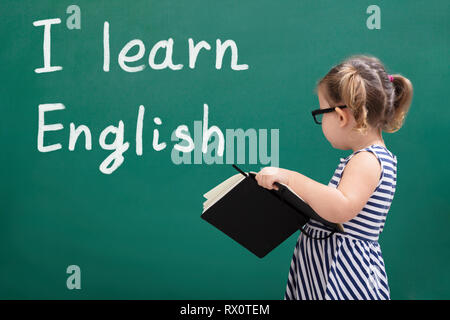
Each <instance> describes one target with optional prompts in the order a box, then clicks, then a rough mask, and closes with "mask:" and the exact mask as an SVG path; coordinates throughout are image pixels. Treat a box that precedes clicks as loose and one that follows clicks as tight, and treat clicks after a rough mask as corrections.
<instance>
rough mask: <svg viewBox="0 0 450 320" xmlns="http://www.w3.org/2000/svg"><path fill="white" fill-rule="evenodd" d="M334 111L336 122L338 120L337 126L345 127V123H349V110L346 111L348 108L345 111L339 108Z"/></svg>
mask: <svg viewBox="0 0 450 320" xmlns="http://www.w3.org/2000/svg"><path fill="white" fill-rule="evenodd" d="M334 110H335V111H336V114H337V116H338V120H339V126H340V127H341V128H343V127H345V126H346V125H347V123H349V122H350V117H351V115H350V113H349V112H350V110H348V108H345V109H341V108H336V109H334Z"/></svg>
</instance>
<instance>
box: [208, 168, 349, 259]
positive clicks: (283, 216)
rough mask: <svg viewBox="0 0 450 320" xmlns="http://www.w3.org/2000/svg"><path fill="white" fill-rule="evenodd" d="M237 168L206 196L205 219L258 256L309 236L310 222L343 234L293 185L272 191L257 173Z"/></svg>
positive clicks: (280, 185) (340, 227) (340, 228)
mask: <svg viewBox="0 0 450 320" xmlns="http://www.w3.org/2000/svg"><path fill="white" fill-rule="evenodd" d="M233 167H234V168H235V169H236V170H238V171H239V173H237V174H235V175H233V176H231V177H229V178H228V179H226V180H225V181H223V182H221V183H220V184H219V185H217V186H215V187H214V188H212V189H211V190H209V191H208V192H206V193H205V194H204V195H203V196H204V198H206V201H204V203H203V212H202V214H201V218H202V219H203V220H205V221H207V222H208V223H210V224H211V225H213V226H214V227H216V228H217V229H219V230H220V231H222V232H223V233H225V234H226V235H227V236H229V237H230V238H232V239H233V240H235V241H236V242H237V243H239V244H240V245H242V246H243V247H244V248H246V249H247V250H249V251H250V252H252V253H253V254H255V255H256V256H257V257H259V258H263V257H264V256H266V255H267V254H268V253H269V252H271V251H272V250H273V249H275V248H276V247H278V246H279V245H280V244H281V243H282V242H284V241H285V240H286V239H287V238H289V237H290V236H291V235H292V234H293V233H294V232H296V231H297V230H299V229H300V230H301V231H302V232H304V233H306V232H305V231H304V230H303V228H302V227H303V226H304V225H305V224H306V223H307V222H308V221H309V220H310V219H314V220H316V221H319V222H321V223H323V224H324V225H325V226H326V228H327V229H329V230H330V232H331V233H334V232H343V228H342V225H340V224H336V223H332V222H329V221H327V220H325V219H323V218H322V217H320V216H319V215H318V214H317V213H316V212H315V211H314V210H313V209H312V208H311V207H310V206H309V205H308V204H307V203H306V202H305V201H304V200H303V199H302V198H301V197H300V196H299V195H297V194H296V193H295V192H294V191H293V190H292V189H291V188H290V187H289V186H287V185H285V184H282V183H278V182H276V183H275V184H276V185H277V187H278V190H275V189H271V190H269V189H267V188H264V187H262V186H260V185H259V184H258V182H257V181H256V179H255V176H256V172H253V171H250V172H244V171H242V170H241V169H240V168H238V167H237V166H236V165H233ZM331 233H330V234H329V235H331ZM308 236H309V235H308Z"/></svg>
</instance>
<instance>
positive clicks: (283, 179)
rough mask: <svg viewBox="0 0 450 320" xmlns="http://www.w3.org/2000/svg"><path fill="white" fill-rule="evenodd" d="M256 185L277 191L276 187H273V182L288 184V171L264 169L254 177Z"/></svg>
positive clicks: (274, 168)
mask: <svg viewBox="0 0 450 320" xmlns="http://www.w3.org/2000/svg"><path fill="white" fill-rule="evenodd" d="M255 178H256V181H257V182H258V184H259V185H260V186H262V187H264V188H266V189H269V190H270V189H275V190H278V187H277V186H275V185H274V183H275V182H279V183H283V184H285V185H288V184H289V174H288V170H286V169H281V168H276V167H264V168H262V169H261V171H259V172H258V173H257V174H256V176H255Z"/></svg>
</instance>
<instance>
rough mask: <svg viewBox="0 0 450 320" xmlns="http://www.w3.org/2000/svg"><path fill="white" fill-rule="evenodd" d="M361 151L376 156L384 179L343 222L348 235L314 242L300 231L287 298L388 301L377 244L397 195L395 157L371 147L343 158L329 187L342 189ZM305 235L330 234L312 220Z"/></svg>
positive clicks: (321, 235)
mask: <svg viewBox="0 0 450 320" xmlns="http://www.w3.org/2000/svg"><path fill="white" fill-rule="evenodd" d="M361 151H368V152H372V153H373V154H374V155H375V156H376V157H377V159H378V161H379V162H380V164H381V167H382V174H381V177H380V181H379V183H378V186H377V187H376V189H375V191H374V192H373V193H372V195H371V196H370V198H369V200H368V201H367V203H366V205H365V206H364V207H363V209H362V210H361V212H359V213H358V215H357V216H356V217H354V218H353V219H351V220H350V221H347V222H345V223H343V224H342V225H343V227H344V231H345V234H338V233H335V234H333V235H332V236H331V237H329V238H327V239H325V240H314V239H310V238H308V237H306V236H305V235H304V234H302V233H300V236H299V237H298V240H297V244H296V247H295V250H294V254H293V257H292V262H291V265H290V270H289V276H288V282H287V286H286V291H285V294H284V299H285V300H316V299H326V300H342V299H346V300H389V299H390V291H389V285H388V279H387V275H386V270H385V266H384V261H383V257H382V255H381V249H380V245H379V243H378V237H379V234H380V233H381V232H382V231H383V227H384V224H385V222H386V215H387V213H388V211H389V208H390V205H391V202H392V199H393V197H394V192H395V186H396V180H397V179H396V175H397V157H396V156H395V155H393V154H392V153H391V152H389V151H388V150H387V149H386V148H385V147H383V146H381V145H376V144H374V145H371V146H369V147H367V148H364V149H361V150H357V151H355V152H354V153H352V154H351V155H350V156H348V157H347V158H345V159H343V158H341V162H340V164H339V165H338V167H337V168H336V171H335V172H334V175H333V177H332V178H331V180H330V182H329V184H328V186H331V187H335V188H337V186H338V185H339V181H340V179H341V176H342V172H343V170H344V168H345V166H346V165H347V163H348V161H349V160H350V159H351V158H352V157H353V156H354V155H355V154H357V153H359V152H361ZM304 229H305V231H306V232H308V233H309V234H311V235H312V236H313V237H324V236H326V235H327V234H329V231H327V230H326V229H324V228H323V224H322V223H320V222H318V221H315V220H310V221H309V222H308V223H307V224H306V225H305V228H304Z"/></svg>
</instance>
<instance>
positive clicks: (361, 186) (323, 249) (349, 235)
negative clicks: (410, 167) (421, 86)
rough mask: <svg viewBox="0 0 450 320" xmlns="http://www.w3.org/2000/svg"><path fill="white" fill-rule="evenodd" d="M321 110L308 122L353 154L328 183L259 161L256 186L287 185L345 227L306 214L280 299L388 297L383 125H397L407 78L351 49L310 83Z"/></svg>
mask: <svg viewBox="0 0 450 320" xmlns="http://www.w3.org/2000/svg"><path fill="white" fill-rule="evenodd" d="M316 90H317V95H318V98H319V104H320V109H318V110H315V111H313V116H314V120H315V121H316V123H318V124H322V131H323V133H324V135H325V137H326V138H327V140H328V141H329V142H330V143H331V145H332V146H333V147H334V148H337V149H343V150H348V149H352V150H353V153H352V154H350V155H349V156H348V157H347V158H345V159H343V158H341V159H340V163H339V165H338V166H337V168H336V170H335V172H334V175H333V177H332V178H331V180H330V182H329V183H328V185H324V184H321V183H319V182H316V181H314V180H312V179H310V178H308V177H306V176H304V175H302V174H300V173H298V172H295V171H291V170H287V169H281V168H275V167H265V168H263V169H262V170H261V171H260V172H258V174H257V175H256V180H257V181H258V184H259V185H261V186H263V187H265V188H267V189H272V188H274V189H277V187H276V186H275V185H273V184H274V182H280V183H283V184H286V185H288V186H289V187H290V188H291V189H293V190H294V191H295V192H296V193H297V194H298V195H300V196H301V197H302V198H303V199H304V200H305V201H306V202H307V203H308V204H309V205H310V206H311V207H312V208H313V209H314V210H315V211H316V212H317V213H318V214H319V215H320V216H321V217H323V218H325V219H326V220H328V221H331V222H334V223H341V224H342V226H343V227H344V231H345V233H344V234H342V233H334V234H333V235H332V236H330V237H328V238H326V239H322V240H320V239H313V238H324V237H325V236H326V235H327V234H329V231H328V229H327V228H324V225H323V224H322V223H320V222H318V221H315V220H310V222H308V223H307V224H306V225H305V228H304V229H305V231H306V232H307V233H308V234H310V235H311V237H313V238H309V237H306V236H305V235H304V234H303V233H301V234H300V236H299V238H298V241H297V245H296V247H295V250H294V254H293V257H292V262H291V266H290V270H289V276H288V282H287V286H286V292H285V295H284V299H285V300H292V299H302V300H303V299H390V290H389V285H388V279H387V275H386V271H385V266H384V261H383V258H382V254H381V249H380V245H379V244H378V237H379V234H380V233H381V232H382V231H383V227H384V223H385V221H386V215H387V213H388V211H389V208H390V204H391V202H392V199H393V197H394V192H395V186H396V173H397V157H396V156H395V155H394V154H392V153H391V152H390V151H389V150H388V149H387V147H386V145H385V143H384V141H383V137H382V131H385V132H395V131H397V130H398V129H400V127H401V126H402V124H403V120H404V118H405V115H406V113H407V111H408V109H409V106H410V104H411V100H412V94H413V88H412V85H411V82H410V81H409V80H408V79H407V78H405V77H403V76H401V75H399V74H395V75H388V74H387V73H386V71H385V69H384V66H383V64H382V63H381V62H380V61H379V60H378V59H377V58H375V57H370V56H363V55H356V56H352V57H350V58H348V59H346V60H344V61H343V62H342V63H340V64H339V65H337V66H335V67H333V68H332V69H331V70H330V71H329V72H328V74H327V75H325V77H324V78H323V79H321V80H320V81H319V82H318V84H317V86H316Z"/></svg>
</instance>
